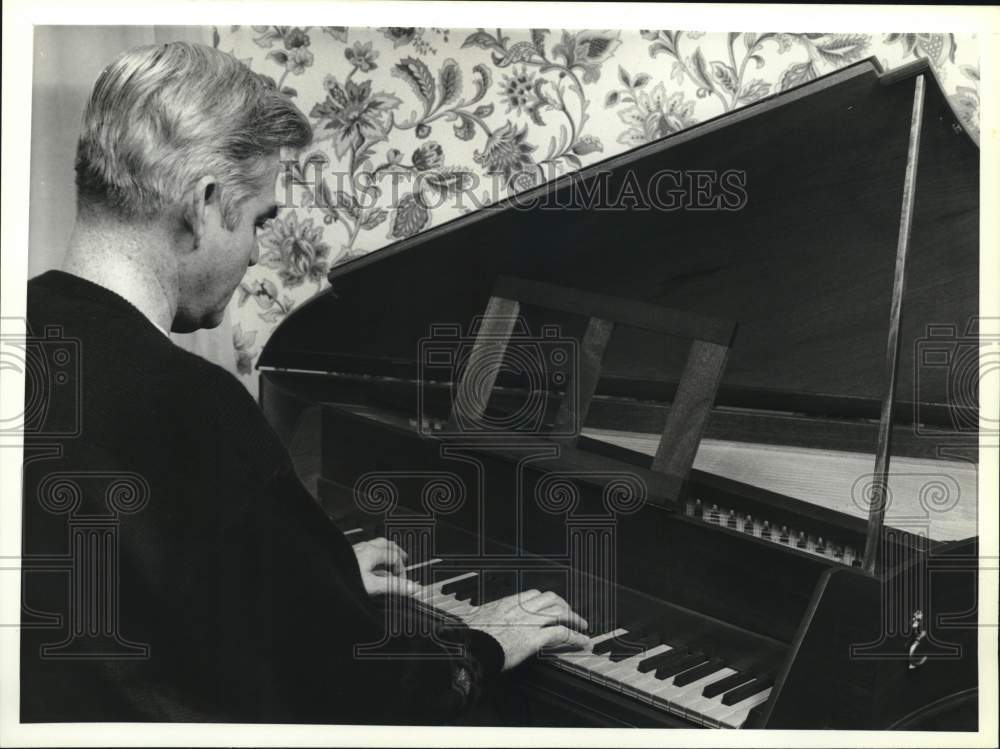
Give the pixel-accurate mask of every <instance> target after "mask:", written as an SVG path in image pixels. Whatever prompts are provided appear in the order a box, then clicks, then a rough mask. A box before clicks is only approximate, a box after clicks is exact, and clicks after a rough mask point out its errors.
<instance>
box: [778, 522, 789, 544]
mask: <svg viewBox="0 0 1000 749" xmlns="http://www.w3.org/2000/svg"><path fill="white" fill-rule="evenodd" d="M778 540H779V541H781V543H783V544H787V543H788V526H787V525H783V526H781V536H780V537H779V539H778Z"/></svg>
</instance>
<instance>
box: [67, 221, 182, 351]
mask: <svg viewBox="0 0 1000 749" xmlns="http://www.w3.org/2000/svg"><path fill="white" fill-rule="evenodd" d="M173 257H174V255H173V250H172V248H171V247H170V239H169V237H168V236H167V234H166V233H165V232H162V231H159V230H157V229H156V228H155V227H141V228H136V227H131V226H127V225H123V224H121V223H118V222H115V221H112V220H103V221H102V220H91V221H77V224H76V226H75V227H74V228H73V234H72V236H71V238H70V243H69V249H68V250H67V252H66V258H65V260H64V261H63V265H62V269H63V270H64V271H66V272H67V273H72V274H73V275H74V276H79V277H80V278H84V279H86V280H88V281H91V282H92V283H96V284H98V285H99V286H103V287H104V288H106V289H109V290H110V291H113V292H114V293H116V294H118V296H120V297H122V298H123V299H125V300H126V301H128V302H129V303H131V304H132V305H133V306H134V307H135V308H136V309H138V310H139V311H140V312H142V314H144V315H145V316H146V317H147V318H148V319H149V321H150V322H152V323H153V324H154V325H156V326H157V327H158V328H160V330H162V331H163V332H165V333H166V332H168V331H169V330H170V328H171V325H172V324H173V320H174V316H175V314H176V312H177V293H178V292H177V269H176V263H175V262H174V261H173Z"/></svg>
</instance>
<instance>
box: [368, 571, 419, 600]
mask: <svg viewBox="0 0 1000 749" xmlns="http://www.w3.org/2000/svg"><path fill="white" fill-rule="evenodd" d="M368 582H369V588H370V589H371V593H372V594H373V595H379V594H383V595H388V594H398V595H407V596H408V595H413V594H415V593H417V592H418V591H419V590H420V585H418V584H417V583H416V582H414V581H413V580H407V579H406V578H405V577H399V576H397V575H376V576H373V577H370V578H369V580H368Z"/></svg>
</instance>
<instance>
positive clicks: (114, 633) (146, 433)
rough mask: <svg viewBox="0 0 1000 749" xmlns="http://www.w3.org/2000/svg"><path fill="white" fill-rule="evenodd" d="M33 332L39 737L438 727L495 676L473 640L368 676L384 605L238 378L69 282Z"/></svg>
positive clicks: (28, 713)
mask: <svg viewBox="0 0 1000 749" xmlns="http://www.w3.org/2000/svg"><path fill="white" fill-rule="evenodd" d="M28 325H29V333H30V334H32V335H33V336H34V337H33V338H29V345H28V346H27V352H28V358H29V364H31V363H32V361H34V364H35V365H36V366H34V367H31V366H29V376H28V377H26V412H25V420H26V433H27V434H26V439H25V470H24V487H25V492H24V548H23V552H24V564H23V568H24V570H25V572H24V574H23V576H22V581H23V586H24V594H23V603H24V606H23V613H22V638H21V718H22V721H24V722H37V721H46V722H47V721H158V720H178V721H219V722H301V723H311V722H330V723H370V722H371V723H397V722H398V723H429V724H437V723H443V722H448V721H450V720H451V719H453V718H455V717H456V716H458V715H460V714H461V713H463V712H464V711H466V710H467V709H468V708H469V707H470V706H471V705H472V704H473V703H474V702H475V701H476V700H477V699H478V697H479V695H480V694H481V693H482V688H483V686H484V685H485V684H487V683H488V682H489V681H490V680H492V678H493V677H494V676H495V675H496V674H497V673H498V672H499V671H500V668H501V666H502V663H503V652H502V651H501V649H500V647H499V645H498V644H497V642H496V641H495V640H494V639H493V638H491V637H490V636H488V635H486V634H484V633H482V632H478V631H473V630H469V629H467V628H465V627H464V626H462V625H459V624H457V623H455V624H454V625H451V626H448V627H443V628H440V629H439V630H438V631H437V634H438V637H437V638H409V639H406V640H404V639H402V638H398V637H397V638H395V639H394V640H393V641H392V642H390V643H387V645H386V648H387V650H386V652H401V651H402V650H405V651H406V652H414V651H417V652H423V653H427V654H428V656H437V657H426V658H425V657H418V658H412V657H410V658H382V659H370V658H369V659H359V658H356V657H355V655H354V646H355V645H359V644H364V643H374V642H378V641H380V640H381V639H382V638H383V635H384V634H385V630H384V625H383V622H384V620H385V617H384V616H383V608H384V607H385V606H386V604H387V599H384V598H383V599H372V598H370V597H369V596H368V595H367V594H366V593H365V590H364V588H363V586H362V582H361V576H360V572H359V569H358V564H357V560H356V557H355V555H354V551H353V549H352V548H351V545H350V543H349V542H348V541H347V539H346V538H345V537H344V535H343V534H342V533H341V532H340V531H339V530H337V529H336V528H335V527H334V526H333V525H332V524H331V523H330V522H329V520H328V519H327V517H326V516H325V515H324V514H323V512H322V511H321V510H320V508H319V507H318V505H317V504H316V503H315V501H314V500H313V498H312V497H311V496H310V495H309V494H308V492H307V491H306V490H305V488H304V487H303V485H302V484H301V482H300V481H299V480H298V479H297V478H296V476H295V474H294V473H293V471H292V467H291V461H290V459H289V456H288V453H287V452H286V450H285V449H284V447H283V446H282V445H281V443H280V441H279V440H278V438H277V436H276V435H275V433H274V432H273V430H272V429H271V428H270V426H269V425H268V424H267V423H266V421H265V420H264V418H263V416H262V414H261V412H260V410H259V409H258V408H257V405H256V404H255V403H254V401H253V399H252V398H250V396H249V395H248V394H247V392H246V390H245V389H244V388H243V387H242V385H240V383H239V382H238V381H237V380H236V379H235V378H234V377H233V376H232V375H230V374H229V373H227V372H225V371H224V370H222V369H220V368H219V367H216V366H215V365H213V364H210V363H208V362H206V361H204V360H203V359H201V358H199V357H197V356H195V355H193V354H190V353H188V352H186V351H184V350H182V349H180V348H178V347H177V346H175V345H174V344H173V343H171V342H170V340H169V339H167V338H166V337H165V336H164V335H163V334H162V333H161V332H160V331H158V330H157V329H156V327H155V326H154V325H153V324H152V323H150V322H149V321H148V320H147V319H146V318H145V317H144V316H143V315H142V313H140V312H139V311H138V310H137V309H135V308H134V307H133V306H132V305H131V304H129V303H128V302H127V301H125V300H124V299H122V298H121V297H119V296H118V295H116V294H114V293H112V292H110V291H108V290H107V289H104V288H103V287H101V286H98V285H95V284H92V283H90V282H88V281H85V280H83V279H80V278H77V277H75V276H72V275H69V274H66V273H62V272H58V271H51V272H48V273H46V274H44V275H42V276H39V277H38V278H35V279H33V280H32V281H31V282H29V284H28ZM52 326H56V327H52ZM32 357H34V360H32ZM88 533H89V534H90V536H87V534H88ZM87 539H89V540H87ZM99 539H100V540H99ZM115 544H117V549H116V548H115ZM74 549H75V553H76V555H77V556H76V558H75V559H73V554H74ZM88 549H97V550H98V551H97V556H94V557H89V558H88V559H84V558H83V557H87V556H88V555H89V554H90V552H88V551H86V550H88ZM70 559H73V561H72V562H69V560H70ZM115 559H117V573H116V574H115V571H114V560H115ZM74 575H75V577H74ZM91 579H93V580H97V583H96V585H97V587H96V588H93V587H88V585H89V583H88V580H91ZM102 586H103V587H102ZM115 596H117V599H116V598H115ZM116 600H117V610H118V613H117V617H115V615H114V613H113V609H114V605H115V601H116ZM395 604H396V605H398V606H399V607H402V609H403V616H404V617H408V616H413V615H414V614H413V612H412V608H411V607H410V605H409V604H408V602H407V601H400V600H398V599H397V600H396V601H395ZM95 605H96V609H95ZM53 615H54V616H53ZM74 627H76V628H77V631H76V633H75V634H74V631H73V630H74ZM441 641H444V642H452V643H455V644H457V645H460V646H463V647H460V648H459V650H460V651H461V652H462V653H463V654H462V655H454V654H453V653H452V654H450V655H448V656H446V657H441V656H442V653H443V652H444V651H443V647H444V646H443V645H442V644H441ZM60 643H62V645H60ZM454 650H455V648H451V649H450V651H454ZM81 654H82V655H84V656H88V657H81Z"/></svg>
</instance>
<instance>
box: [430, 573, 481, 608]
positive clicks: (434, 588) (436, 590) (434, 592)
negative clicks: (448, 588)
mask: <svg viewBox="0 0 1000 749" xmlns="http://www.w3.org/2000/svg"><path fill="white" fill-rule="evenodd" d="M477 574H478V573H476V572H466V573H464V574H461V575H455V576H454V577H449V578H448V579H447V580H439V581H437V582H436V583H433V584H432V585H425V586H424V587H423V590H421V591H420V592H419V593H418V594H417V595H419V596H420V600H421V601H423V602H424V603H427V604H430V605H432V606H433V605H434V600H435V599H436V598H441V597H442V596H444V597H452V594H451V593H448V594H447V595H445V594H443V593H442V592H441V588H443V587H444V586H445V585H447V584H448V583H453V582H457V581H459V580H465V579H466V578H469V577H475V576H476V575H477Z"/></svg>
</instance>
